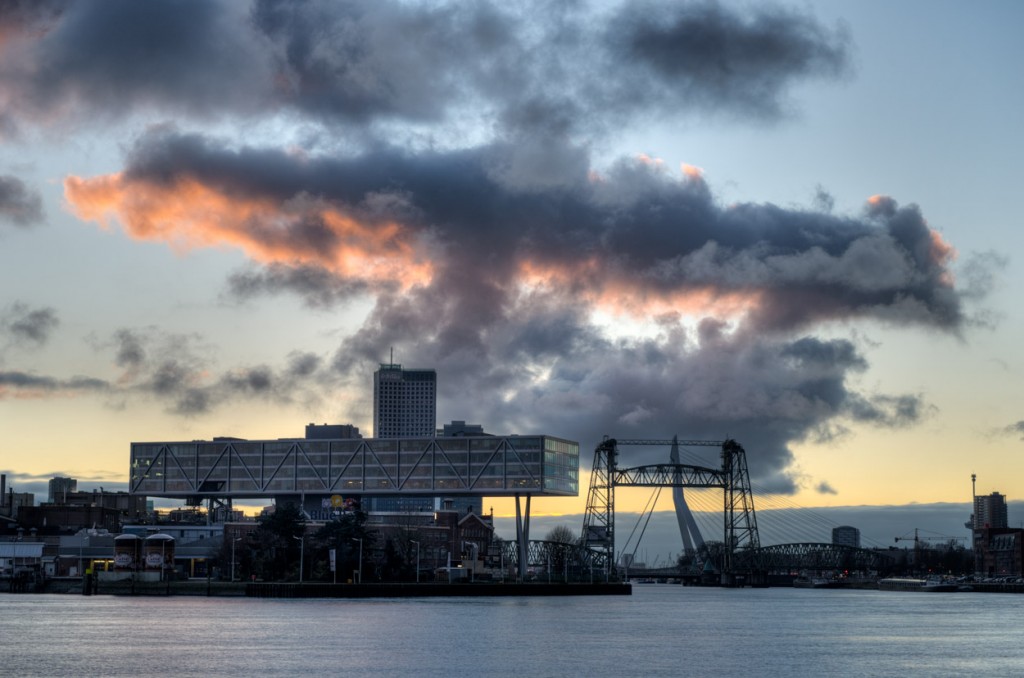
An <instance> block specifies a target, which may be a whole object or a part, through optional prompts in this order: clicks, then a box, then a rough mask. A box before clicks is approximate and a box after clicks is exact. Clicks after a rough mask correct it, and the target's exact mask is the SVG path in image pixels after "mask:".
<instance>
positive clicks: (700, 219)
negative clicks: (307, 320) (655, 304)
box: [121, 130, 964, 331]
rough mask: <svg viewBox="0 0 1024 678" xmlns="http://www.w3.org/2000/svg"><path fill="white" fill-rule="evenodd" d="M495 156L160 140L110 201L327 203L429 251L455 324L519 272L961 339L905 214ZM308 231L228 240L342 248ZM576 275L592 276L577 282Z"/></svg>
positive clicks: (640, 171)
mask: <svg viewBox="0 0 1024 678" xmlns="http://www.w3.org/2000/svg"><path fill="white" fill-rule="evenodd" d="M503 152H504V146H502V145H496V146H492V147H487V148H482V149H477V150H472V151H470V150H463V151H435V152H422V153H409V152H403V151H399V150H397V149H392V148H380V149H377V150H376V151H375V152H373V153H369V154H365V155H360V156H355V157H319V158H313V159H310V158H295V157H293V156H291V155H289V154H285V153H282V152H277V151H272V150H265V149H253V148H242V149H239V150H234V149H229V148H226V147H224V146H222V145H221V144H219V143H218V142H216V141H215V140H212V139H207V138H203V137H200V136H197V135H182V134H177V133H175V132H173V131H168V130H159V131H157V132H154V133H152V134H150V135H148V136H146V137H144V138H143V139H142V140H141V141H140V142H139V143H138V144H137V145H136V146H135V147H134V149H133V150H132V152H131V153H130V155H129V161H128V167H127V169H126V172H125V174H124V176H125V179H126V183H125V184H124V185H123V186H122V187H121V190H122V191H124V192H126V193H127V192H128V191H129V190H145V189H146V187H155V190H172V189H173V187H174V186H175V185H176V184H178V183H180V182H198V183H199V184H201V185H203V186H206V187H208V188H210V189H212V190H214V191H216V192H218V193H221V194H225V195H228V196H230V197H231V198H232V199H235V200H242V201H254V200H259V201H266V200H270V201H272V202H274V203H276V204H278V205H280V206H281V209H282V210H283V209H285V207H286V205H291V204H293V203H294V201H295V200H296V199H297V198H301V197H302V196H315V197H316V198H317V203H316V204H317V206H318V209H319V208H320V206H321V205H322V204H323V203H326V204H328V205H331V206H332V207H334V208H336V209H337V210H338V211H340V212H342V213H344V214H348V215H351V216H353V217H354V218H357V219H361V220H363V221H365V222H369V224H370V227H371V228H373V226H372V225H373V224H377V223H383V222H385V221H389V220H393V221H397V222H398V223H400V224H402V226H403V227H404V228H405V229H407V234H406V236H405V237H407V238H417V237H419V238H429V239H430V240H431V241H432V242H434V243H436V244H437V245H439V246H440V247H441V248H442V249H441V250H438V251H435V252H434V254H433V255H432V256H434V257H437V259H436V260H435V263H436V264H437V265H438V266H439V268H440V271H439V274H438V275H437V277H436V278H435V281H434V283H433V284H432V288H433V289H432V290H429V291H427V292H425V294H428V295H435V294H436V293H437V291H438V290H439V289H440V288H446V289H445V293H446V294H447V295H451V294H454V295H456V298H459V299H461V300H462V302H464V304H465V306H463V308H462V309H461V310H462V311H463V312H464V313H465V312H472V309H473V308H474V307H476V308H478V309H479V312H480V313H483V314H485V315H487V314H493V313H495V308H500V307H501V306H502V304H503V302H504V300H505V296H506V295H507V294H509V293H510V292H511V287H510V285H511V284H512V283H514V282H515V278H516V276H517V275H518V269H519V267H520V266H522V265H525V264H530V265H536V266H541V267H544V268H550V269H558V270H563V271H566V272H567V273H568V274H570V276H571V278H572V283H571V284H572V285H577V286H578V287H579V290H580V291H582V290H585V289H591V290H593V289H600V288H601V287H602V286H603V287H605V288H609V289H610V288H625V289H628V290H632V291H634V292H638V293H642V294H649V295H671V294H678V293H686V292H693V291H697V290H707V289H713V290H715V291H716V292H717V293H719V294H735V295H750V294H756V295H757V299H758V301H757V304H756V306H755V308H754V309H753V311H752V312H751V313H750V316H749V318H748V321H747V322H748V323H749V324H750V325H753V326H756V327H759V328H761V329H763V330H769V331H788V330H791V329H793V328H800V327H806V326H808V325H809V324H811V323H814V322H819V321H821V320H830V319H840V318H846V317H856V316H869V317H876V318H880V319H883V320H886V321H888V322H898V323H906V322H908V321H909V322H914V323H920V324H923V325H931V326H937V327H942V328H948V329H956V328H958V327H959V326H960V325H961V324H962V323H963V321H964V317H963V311H962V308H961V301H960V296H959V293H958V292H957V291H956V290H955V289H954V288H953V287H952V284H951V283H950V281H949V278H950V273H949V270H948V263H949V260H950V258H951V249H950V248H949V247H948V246H947V245H945V244H944V243H942V241H941V239H940V238H939V237H938V236H937V234H936V233H935V232H934V231H932V230H931V229H930V228H929V227H928V226H927V224H926V223H925V221H924V218H923V216H922V215H921V213H920V210H919V209H918V208H917V207H916V206H915V205H910V206H906V207H901V206H899V205H897V204H896V203H895V201H893V200H891V199H889V198H878V199H874V200H873V202H872V203H871V204H870V205H869V209H868V210H867V211H866V213H865V216H864V217H863V218H860V219H855V218H849V217H837V216H833V215H831V214H825V213H820V212H813V211H805V210H797V209H784V208H780V207H777V206H774V205H771V204H752V203H746V204H739V205H735V206H731V207H727V208H726V207H722V206H720V205H718V204H717V202H716V201H715V199H714V197H713V195H712V192H711V190H710V188H709V186H708V185H707V184H706V183H705V182H704V181H703V179H700V178H695V177H690V178H688V179H686V180H678V179H674V178H671V177H669V176H668V175H667V174H666V173H665V172H664V171H663V170H660V169H657V168H651V167H649V166H647V165H644V164H642V163H638V162H636V161H621V162H619V163H618V164H617V165H615V166H613V167H612V168H611V169H610V170H609V171H608V172H607V173H606V174H605V175H604V176H602V177H601V178H600V179H599V180H597V181H594V180H591V179H590V178H588V172H587V169H588V168H587V167H586V166H585V165H584V166H581V167H579V168H578V169H577V170H576V171H574V173H573V174H572V178H571V181H569V182H567V183H566V184H564V185H561V186H557V187H551V188H547V189H545V190H542V189H540V188H537V187H534V188H531V189H530V190H520V189H519V188H518V187H516V186H511V187H510V186H508V185H506V184H505V183H503V181H502V179H501V177H496V176H495V175H494V172H493V161H492V159H493V157H494V156H495V155H496V154H502V153H503ZM381 196H391V197H392V198H393V200H391V201H382V200H381V199H380V198H381ZM164 199H171V198H170V197H166V198H164ZM310 221H317V220H316V219H314V218H312V217H307V216H304V215H300V216H299V217H297V218H295V219H293V220H292V221H290V222H289V224H288V225H287V226H286V227H287V229H288V230H287V233H286V234H282V233H281V224H280V222H279V221H275V222H273V229H272V232H270V231H268V232H267V235H264V231H263V230H261V227H254V226H252V224H251V222H247V223H245V224H240V225H239V229H242V228H244V229H245V237H246V238H247V239H249V240H251V241H252V242H254V243H255V244H256V245H257V246H258V247H260V248H261V251H266V250H268V249H273V248H275V247H276V246H277V245H278V243H279V242H284V241H287V242H288V245H289V248H290V249H289V251H290V252H294V251H303V252H313V253H327V254H326V255H325V256H326V258H327V259H329V257H330V254H329V253H330V251H331V248H332V247H334V248H344V243H342V242H341V241H340V240H338V239H337V238H336V237H335V236H334V235H332V234H330V233H321V234H320V235H317V236H316V242H314V243H310V237H311V236H310V235H309V229H310V226H309V223H310ZM317 223H320V222H317ZM128 226H129V227H131V223H129V224H128ZM320 230H322V229H317V232H318V233H319V232H320ZM304 243H308V244H304ZM325 243H332V244H331V246H330V247H328V246H327V245H325ZM585 260H593V261H595V262H597V263H599V266H598V267H597V268H595V269H587V268H585V267H581V266H580V265H579V264H580V262H582V261H585ZM325 261H326V260H325ZM567 282H568V281H567ZM361 284H363V283H362V282H361V281H359V280H358V278H356V279H352V278H347V279H343V280H340V281H339V280H338V279H337V277H336V276H331V275H329V274H327V272H326V271H325V270H322V269H318V268H316V267H314V268H309V267H304V266H293V265H291V264H290V262H288V261H278V262H274V263H273V264H272V265H271V266H270V267H269V268H267V269H266V270H265V271H263V272H261V273H258V274H238V275H236V276H235V277H234V279H233V281H232V288H233V290H234V291H235V292H236V293H238V294H242V295H246V294H250V293H252V292H254V291H260V290H266V289H271V288H273V287H278V288H281V289H290V290H293V291H297V292H300V293H304V295H305V297H306V298H307V299H309V300H310V302H311V303H315V304H320V305H322V304H323V303H325V302H329V301H330V300H332V299H340V298H343V297H344V296H345V295H346V294H347V293H348V291H349V290H350V289H351V290H352V291H355V290H357V289H358V288H359V285H361ZM351 285H354V286H355V287H349V286H351ZM460 290H462V291H461V292H460ZM467 290H472V296H467V294H466V291H467ZM378 291H379V290H378ZM574 292H575V290H573V289H571V288H570V289H568V290H567V294H570V295H573V294H574Z"/></svg>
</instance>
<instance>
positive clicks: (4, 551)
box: [0, 541, 44, 558]
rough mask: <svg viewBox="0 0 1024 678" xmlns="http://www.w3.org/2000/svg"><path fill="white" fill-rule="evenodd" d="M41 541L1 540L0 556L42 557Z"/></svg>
mask: <svg viewBox="0 0 1024 678" xmlns="http://www.w3.org/2000/svg"><path fill="white" fill-rule="evenodd" d="M43 546H44V544H43V543H42V542H32V541H2V542H0V558H42V557H43Z"/></svg>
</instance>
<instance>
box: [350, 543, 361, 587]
mask: <svg viewBox="0 0 1024 678" xmlns="http://www.w3.org/2000/svg"><path fill="white" fill-rule="evenodd" d="M352 541H357V542H359V570H357V571H358V572H359V580H358V581H357V583H359V584H362V583H363V538H362V537H352Z"/></svg>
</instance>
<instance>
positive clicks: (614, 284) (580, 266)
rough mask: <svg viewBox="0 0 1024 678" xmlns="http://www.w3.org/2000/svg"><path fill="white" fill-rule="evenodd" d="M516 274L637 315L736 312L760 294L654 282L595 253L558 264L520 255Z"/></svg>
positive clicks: (741, 311) (753, 304)
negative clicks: (660, 286)
mask: <svg viewBox="0 0 1024 678" xmlns="http://www.w3.org/2000/svg"><path fill="white" fill-rule="evenodd" d="M519 279H520V282H521V283H522V284H523V285H526V286H528V287H533V288H543V289H561V290H570V291H571V293H572V294H573V297H574V299H575V300H576V301H577V302H582V303H586V304H588V305H592V306H594V307H597V308H600V309H601V310H602V311H605V312H607V313H611V314H613V315H618V316H624V317H628V318H633V319H636V320H646V319H648V318H652V317H656V316H660V315H663V314H665V313H681V314H683V315H688V316H695V317H699V316H713V317H718V318H736V317H738V316H741V315H743V314H745V313H747V312H748V311H750V310H751V309H752V308H754V307H756V306H757V304H758V303H759V301H760V298H761V294H760V292H758V291H730V290H725V289H722V288H719V287H715V286H712V285H701V286H692V287H687V288H684V289H657V288H652V287H651V286H650V285H648V284H646V283H645V281H644V280H642V279H638V278H636V277H634V276H628V275H621V274H616V273H615V272H614V271H610V270H608V267H607V266H605V265H603V264H602V262H600V261H599V260H598V259H596V258H590V259H585V260H582V261H580V262H576V263H575V264H574V265H566V264H559V265H557V266H556V265H551V266H548V265H544V264H542V263H538V262H531V261H524V262H522V263H521V264H520V273H519Z"/></svg>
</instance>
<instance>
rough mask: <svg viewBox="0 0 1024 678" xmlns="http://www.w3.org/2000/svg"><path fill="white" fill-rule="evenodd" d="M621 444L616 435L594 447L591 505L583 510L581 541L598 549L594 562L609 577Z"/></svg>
mask: <svg viewBox="0 0 1024 678" xmlns="http://www.w3.org/2000/svg"><path fill="white" fill-rule="evenodd" d="M617 456H618V447H617V444H616V441H615V439H614V438H608V437H607V436H605V439H604V440H602V441H601V442H600V443H599V444H598V446H597V447H596V448H595V449H594V464H593V466H592V467H591V472H590V490H589V491H588V492H587V508H586V512H585V513H584V514H583V534H582V535H581V538H580V543H581V544H583V547H584V548H587V549H590V550H592V551H594V554H595V559H594V564H595V565H599V566H600V567H601V568H602V569H603V570H604V574H605V579H607V578H608V577H610V576H611V572H612V568H613V567H614V563H615V482H614V480H613V479H614V478H615V463H616V457H617Z"/></svg>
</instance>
